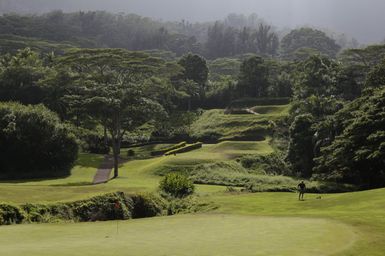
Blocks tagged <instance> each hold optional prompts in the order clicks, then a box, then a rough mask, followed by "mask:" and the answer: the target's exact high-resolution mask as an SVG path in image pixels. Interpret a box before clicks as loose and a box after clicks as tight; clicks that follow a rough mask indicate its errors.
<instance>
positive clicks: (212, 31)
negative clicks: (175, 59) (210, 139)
mask: <svg viewBox="0 0 385 256" xmlns="http://www.w3.org/2000/svg"><path fill="white" fill-rule="evenodd" d="M285 34H286V33H282V32H280V31H277V29H275V28H274V27H273V26H271V25H269V24H267V23H266V22H265V21H263V20H262V19H259V18H258V17H257V16H256V15H255V14H254V15H250V16H248V17H247V16H244V15H236V14H232V15H229V16H228V17H227V18H226V19H224V20H223V21H216V22H206V23H194V24H192V23H189V22H186V21H182V22H162V21H155V20H152V19H150V18H145V17H141V16H138V15H135V14H111V13H108V12H104V11H96V12H76V13H63V12H62V11H54V12H50V13H47V14H42V15H17V14H4V15H2V16H0V35H2V36H1V37H0V51H1V52H3V53H4V52H7V51H10V50H11V49H12V45H14V49H13V50H14V51H15V50H16V49H20V47H18V45H19V46H20V44H21V45H22V44H23V41H31V40H41V41H42V43H43V44H48V45H49V44H52V43H56V44H57V43H60V44H68V45H73V46H74V47H84V48H124V49H127V50H153V49H157V50H166V51H170V52H173V53H174V54H176V55H177V56H182V55H183V54H186V53H188V52H192V53H196V54H200V55H202V56H205V57H206V58H210V59H215V58H219V57H228V56H236V55H241V54H245V53H253V54H258V55H262V56H271V57H274V56H282V57H285V58H290V59H293V58H294V59H295V58H297V57H298V56H297V55H303V54H304V52H305V54H306V53H307V52H309V51H310V53H314V52H322V53H324V54H328V55H329V56H332V57H335V55H336V53H337V52H338V51H339V49H340V48H341V46H339V45H337V44H336V42H335V40H334V39H332V38H330V37H328V36H327V35H326V34H325V33H324V32H321V31H318V30H315V29H310V28H307V29H299V30H295V31H294V32H292V33H289V34H288V35H285ZM15 36H18V37H19V38H18V40H17V37H16V38H15ZM20 37H23V38H24V39H23V38H20ZM294 38H296V40H294ZM280 39H282V43H280ZM340 39H341V38H339V42H343V44H345V45H342V47H345V46H346V45H347V44H348V40H347V39H346V40H340ZM297 40H298V42H297ZM31 43H34V42H31ZM27 46H30V47H31V45H27ZM55 48H56V49H55ZM46 50H48V49H46ZM52 50H57V47H55V46H54V45H52ZM298 50H300V51H299V52H298V53H297V51H298Z"/></svg>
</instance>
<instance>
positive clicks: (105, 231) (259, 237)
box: [0, 214, 355, 256]
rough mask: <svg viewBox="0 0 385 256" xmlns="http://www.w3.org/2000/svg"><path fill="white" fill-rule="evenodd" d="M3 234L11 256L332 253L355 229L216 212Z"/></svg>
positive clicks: (2, 247)
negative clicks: (218, 213) (214, 213)
mask: <svg viewBox="0 0 385 256" xmlns="http://www.w3.org/2000/svg"><path fill="white" fill-rule="evenodd" d="M192 223H194V225H192ZM117 226H119V227H118V230H117ZM170 227H172V228H170ZM293 231H294V232H293ZM30 234H33V236H31V235H30ZM0 237H2V239H1V242H0V254H2V255H3V254H4V255H9V256H16V255H31V256H34V255H39V256H44V255H47V256H48V255H58V256H60V255H127V253H128V254H129V255H331V254H332V253H334V252H338V251H340V250H343V249H344V248H346V247H348V246H349V244H350V243H352V242H353V241H354V239H355V234H354V229H353V228H352V227H350V226H348V225H344V224H341V223H338V222H335V221H330V220H324V219H309V218H286V217H285V218H271V217H263V218H258V217H253V216H243V215H223V214H220V215H212V214H210V215H184V216H176V217H167V218H153V219H142V220H134V221H127V222H118V223H116V222H99V223H92V224H90V223H83V224H50V225H45V224H41V225H23V226H9V227H4V228H2V229H0ZM20 241H22V244H20ZM326 252H327V253H326Z"/></svg>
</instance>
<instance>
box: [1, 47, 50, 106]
mask: <svg viewBox="0 0 385 256" xmlns="http://www.w3.org/2000/svg"><path fill="white" fill-rule="evenodd" d="M47 72H48V68H46V67H44V65H43V61H42V59H41V58H40V57H39V55H38V54H37V53H36V52H34V51H31V50H30V49H29V48H26V49H23V50H19V51H18V52H17V53H16V54H15V55H14V56H10V55H5V56H4V57H3V58H2V59H1V60H0V100H1V101H19V102H21V103H24V104H38V103H41V102H42V100H43V98H44V93H43V90H42V88H41V87H40V86H39V84H38V81H39V80H40V79H42V78H43V77H44V76H45V74H46V73H47Z"/></svg>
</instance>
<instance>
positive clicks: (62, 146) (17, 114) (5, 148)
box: [0, 103, 78, 179]
mask: <svg viewBox="0 0 385 256" xmlns="http://www.w3.org/2000/svg"><path fill="white" fill-rule="evenodd" d="M0 151H1V155H0V178H2V179H27V178H29V179H30V178H49V177H65V176H69V175H70V174H71V172H70V171H71V167H72V165H73V163H74V162H75V160H76V159H77V154H78V145H77V142H76V139H75V137H74V135H73V134H72V133H71V130H70V129H69V127H68V126H66V125H63V124H62V123H61V122H60V120H59V118H58V117H57V115H56V114H55V113H53V112H51V111H49V110H48V109H46V108H45V107H44V106H42V105H37V106H31V105H30V106H24V105H21V104H19V103H0Z"/></svg>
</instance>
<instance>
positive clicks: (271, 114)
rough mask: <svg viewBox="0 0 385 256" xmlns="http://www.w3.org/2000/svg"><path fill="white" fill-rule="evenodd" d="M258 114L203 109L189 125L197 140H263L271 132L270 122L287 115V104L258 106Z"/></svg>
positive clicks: (192, 134) (256, 109) (256, 110)
mask: <svg viewBox="0 0 385 256" xmlns="http://www.w3.org/2000/svg"><path fill="white" fill-rule="evenodd" d="M253 110H254V111H255V112H257V113H259V112H258V111H260V112H261V113H260V114H257V115H255V114H225V112H224V110H222V109H212V110H207V111H205V112H204V113H203V114H202V115H201V116H200V118H199V119H198V120H197V121H195V122H194V123H193V125H192V126H191V136H193V137H195V138H197V139H198V140H220V141H224V140H246V141H247V140H249V141H251V140H263V139H265V138H266V137H267V136H268V135H269V134H270V132H271V122H274V121H278V120H280V119H282V118H283V117H285V116H287V114H288V110H289V105H282V106H260V107H254V108H253Z"/></svg>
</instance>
